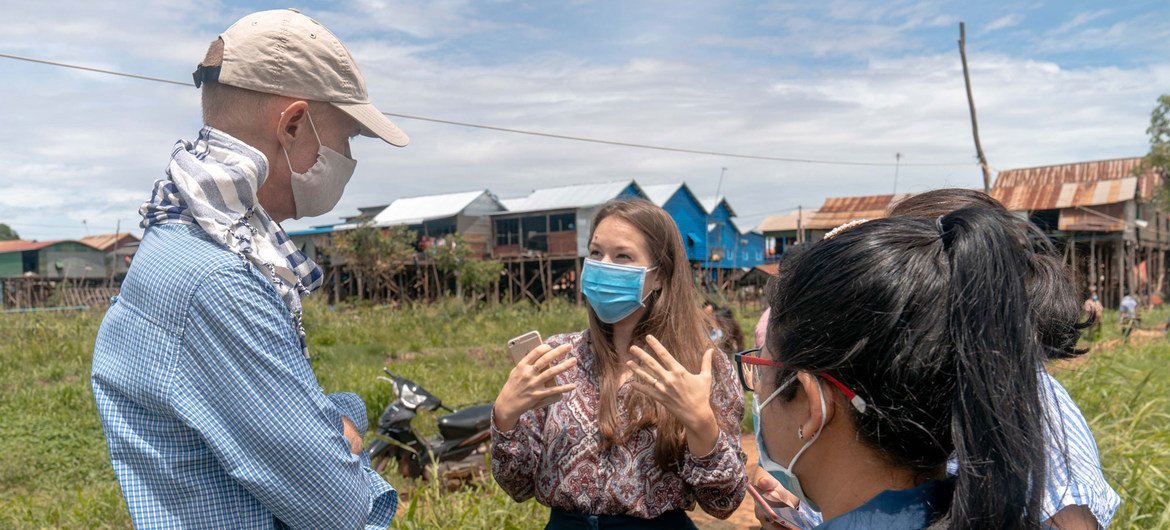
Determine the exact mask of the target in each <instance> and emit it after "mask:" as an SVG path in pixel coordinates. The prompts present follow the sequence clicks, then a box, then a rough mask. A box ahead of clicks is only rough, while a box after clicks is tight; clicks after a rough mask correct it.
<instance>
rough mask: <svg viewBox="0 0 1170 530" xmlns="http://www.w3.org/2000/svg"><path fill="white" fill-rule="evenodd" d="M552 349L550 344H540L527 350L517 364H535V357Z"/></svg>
mask: <svg viewBox="0 0 1170 530" xmlns="http://www.w3.org/2000/svg"><path fill="white" fill-rule="evenodd" d="M552 349H553V348H552V346H549V345H548V344H541V345H540V346H537V347H535V348H532V349H531V350H529V351H528V354H527V355H525V356H524V358H523V359H520V362H519V363H517V364H535V363H536V360H537V359H539V358H540V357H541V356H543V355H544V354H546V353H548V352H549V351H551V350H552Z"/></svg>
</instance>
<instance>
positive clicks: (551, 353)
mask: <svg viewBox="0 0 1170 530" xmlns="http://www.w3.org/2000/svg"><path fill="white" fill-rule="evenodd" d="M544 346H545V347H547V348H549V349H548V350H547V351H545V352H544V353H543V354H541V355H540V357H538V358H537V359H536V361H535V362H533V363H532V364H533V366H536V369H537V370H540V371H544V369H545V368H548V365H550V364H552V362H553V361H555V360H556V359H558V358H560V357H561V356H562V355H564V354H565V353H566V352H568V351H569V350H570V349H572V348H573V345H572V344H561V345H560V346H557V347H556V348H553V347H551V346H548V345H547V344H546V345H544Z"/></svg>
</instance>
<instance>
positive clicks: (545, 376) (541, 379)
mask: <svg viewBox="0 0 1170 530" xmlns="http://www.w3.org/2000/svg"><path fill="white" fill-rule="evenodd" d="M576 365H577V358H576V357H573V358H571V359H569V360H567V361H565V362H563V363H557V365H556V366H553V367H552V368H549V369H548V370H545V371H543V372H540V375H537V376H536V382H537V383H542V384H543V383H545V382H547V381H549V380H551V379H552V378H554V377H556V376H558V375H560V374H562V373H564V371H565V370H568V369H569V368H572V367H574V366H576Z"/></svg>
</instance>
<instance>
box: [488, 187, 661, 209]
mask: <svg viewBox="0 0 1170 530" xmlns="http://www.w3.org/2000/svg"><path fill="white" fill-rule="evenodd" d="M631 185H633V186H635V187H636V188H637V189H639V190H641V189H642V188H641V187H639V186H638V185H637V184H635V183H634V181H632V180H624V181H619V182H603V183H600V184H578V185H574V186H561V187H558V188H544V189H539V190H535V191H533V192H532V193H531V194H530V195H528V196H527V197H517V198H513V199H504V200H502V201H500V202H501V203H503V205H504V207H505V208H507V209H508V211H507V212H500V213H501V214H504V213H523V212H541V211H546V210H576V209H579V208H591V207H594V206H598V205H601V204H605V203H607V202H609V201H611V200H613V199H616V198H618V196H619V195H621V193H622V192H623V191H625V189H626V188H628V187H630V186H631Z"/></svg>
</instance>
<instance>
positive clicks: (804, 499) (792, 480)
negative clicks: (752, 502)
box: [752, 377, 828, 511]
mask: <svg viewBox="0 0 1170 530" xmlns="http://www.w3.org/2000/svg"><path fill="white" fill-rule="evenodd" d="M796 380H797V379H796V378H795V377H793V378H792V379H789V380H788V381H787V382H786V383H784V384H783V385H780V387H779V388H777V389H776V391H775V392H772V395H770V396H768V398H767V399H765V400H764V402H763V403H761V402H760V399H759V397H758V396H756V395H755V394H754V393H753V395H752V405H753V406H752V413H753V414H755V420H756V421H755V424H756V447H757V449H758V450H759V453H760V467H761V468H763V469H764V471H767V472H768V474H769V475H772V478H775V479H776V481H777V482H779V483H780V485H781V486H784V489H786V490H788V491H790V492H792V494H793V495H795V496H796V498H798V499H800V502H801V503H804V504H806V505H808V506H809V507H810V508H812V509H813V510H816V511H820V508H819V507H818V506H817V505H816V503H814V502H813V501H812V500H810V499H809V498H808V496H806V495H805V494H804V488H802V487H800V479H799V478H797V477H796V473H795V472H794V471H793V470H794V469H796V461H797V459H799V458H800V455H802V454H804V451H805V450H806V449H808V448H809V447H810V446H812V444H813V442H815V441H817V438H819V437H820V436H821V431H823V430H825V420H826V413H827V412H828V411H827V407H826V405H825V392H824V388H821V380H820V379H817V380H816V381H817V395H818V397H819V398H820V401H821V425H820V427H817V432H816V433H814V434H813V435H812V437H811V438H809V440H808V441H807V442H805V443H804V445H803V446H802V447H801V448H800V450H799V451H797V452H796V454H795V455H794V456H793V457H792V461H791V462H789V463H788V467H785V466H783V465H781V464H780V463H778V462H776V461H774V460H772V458H771V457H770V456H768V449H767V447H766V446H765V445H764V431H763V428H762V427H761V425H760V412H761V411H762V410H763V409H764V407H766V406H768V403H770V402H771V401H772V399H774V398H775V397H776V396H778V395H780V392H781V391H783V390H784V389H785V388H787V387H788V385H790V384H792V383H794V382H795V381H796Z"/></svg>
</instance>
